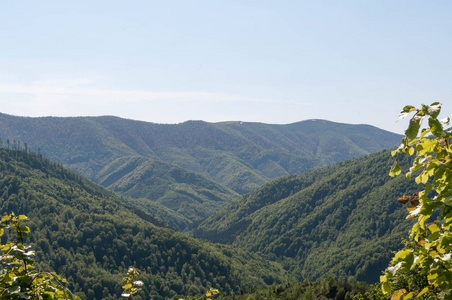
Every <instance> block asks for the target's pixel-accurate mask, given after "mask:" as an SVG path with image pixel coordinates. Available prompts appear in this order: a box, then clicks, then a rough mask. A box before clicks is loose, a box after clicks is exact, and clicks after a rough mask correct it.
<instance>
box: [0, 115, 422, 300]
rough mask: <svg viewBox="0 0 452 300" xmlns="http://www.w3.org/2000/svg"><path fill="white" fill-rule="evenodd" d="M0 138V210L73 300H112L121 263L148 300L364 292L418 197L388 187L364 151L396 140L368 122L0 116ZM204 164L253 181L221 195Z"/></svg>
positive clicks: (384, 171)
mask: <svg viewBox="0 0 452 300" xmlns="http://www.w3.org/2000/svg"><path fill="white" fill-rule="evenodd" d="M185 126H187V127H185ZM149 128H153V130H151V129H149ZM156 128H157V129H156ZM300 128H303V130H301V129H300ZM154 129H155V130H154ZM194 129H197V130H199V131H197V130H195V131H192V130H194ZM305 131H306V132H305ZM212 132H214V133H215V134H213V133H212ZM210 133H212V136H211V135H209V134H210ZM316 134H317V135H318V136H317V137H315V135H316ZM156 136H159V138H156ZM245 136H246V138H245ZM310 136H311V138H309V137H310ZM167 137H168V140H167ZM201 137H203V138H201ZM297 137H298V138H297ZM0 138H1V144H2V147H0V171H1V172H0V193H1V194H0V195H1V196H0V205H1V210H2V211H3V212H4V213H6V212H11V211H14V212H15V213H16V214H26V215H28V216H29V217H30V219H31V221H30V222H31V224H30V225H29V226H30V228H31V230H32V232H33V234H32V235H30V236H31V242H32V243H33V245H34V246H35V247H36V249H37V260H38V261H39V265H40V267H42V268H43V269H51V270H55V271H57V272H58V273H61V274H62V275H63V276H65V277H67V278H68V280H69V282H71V284H72V285H71V289H73V290H74V291H75V292H76V293H78V295H80V296H81V298H82V299H95V298H96V299H101V298H102V299H117V296H116V295H120V283H119V284H118V282H120V280H121V277H122V276H124V274H125V272H126V270H127V268H128V267H129V266H135V267H137V268H138V269H139V270H140V279H142V280H143V281H144V282H145V285H146V288H145V289H144V290H143V291H142V294H141V295H142V297H144V298H149V297H150V298H152V299H163V298H164V297H175V296H177V295H199V294H202V293H203V291H205V290H206V289H208V288H210V287H216V288H220V290H221V291H222V292H223V293H232V292H237V291H238V290H239V289H251V288H253V287H259V286H266V285H271V284H274V283H281V282H284V281H292V280H302V279H309V280H316V279H319V278H323V277H325V276H327V275H331V276H334V277H335V278H337V279H340V280H347V281H355V280H363V281H367V282H369V283H371V282H375V281H376V280H377V278H378V276H379V275H380V273H381V271H382V270H383V269H384V268H385V267H386V266H387V265H388V262H389V259H390V257H391V251H393V250H396V249H398V248H400V247H401V239H402V238H403V237H406V233H407V231H408V228H409V227H410V222H409V221H406V220H404V218H405V215H406V211H405V210H404V208H403V206H401V205H400V204H398V202H397V201H396V199H397V198H398V197H399V196H401V195H403V194H410V193H413V192H414V191H415V190H417V188H416V186H415V185H414V183H413V182H410V181H407V180H406V179H405V178H403V177H397V178H391V177H389V176H388V171H389V169H390V166H391V164H392V163H393V158H392V157H391V156H390V152H389V151H387V150H383V151H379V152H376V153H373V154H369V153H370V152H375V151H377V150H379V149H382V148H385V147H386V146H385V145H389V144H391V145H390V146H387V147H388V148H389V147H392V146H395V145H397V144H398V143H399V142H398V141H399V138H400V137H399V136H397V135H395V134H392V133H388V132H385V131H381V130H379V129H377V128H374V127H371V126H366V125H346V124H337V123H332V122H328V121H322V120H311V121H305V122H300V123H296V124H290V125H268V124H258V123H240V122H227V123H214V124H211V123H205V122H199V121H196V122H186V123H183V124H177V125H162V124H152V123H145V122H137V121H132V120H124V119H119V118H115V117H96V118H89V117H86V118H85V117H84V118H25V117H13V116H8V115H0ZM27 138H29V139H27ZM292 140H293V141H292ZM302 140H304V141H305V144H306V145H305V146H306V147H305V148H303V147H302V145H303V144H304V143H303V141H302ZM372 140H376V142H375V144H372ZM234 141H235V142H234ZM270 141H271V142H270ZM352 141H354V142H352ZM392 141H393V142H392ZM278 143H280V144H281V146H279V145H278ZM314 145H316V146H314ZM241 147H243V148H241ZM291 147H293V148H291ZM296 147H299V148H300V149H295V148H296ZM366 147H367V148H366ZM314 148H315V149H316V150H315V151H314ZM30 149H36V150H37V152H36V153H35V152H31V151H30ZM364 149H367V150H364ZM248 150H249V151H248ZM358 150H359V151H358ZM197 151H199V153H197ZM58 153H61V154H60V155H59V154H58ZM265 153H266V154H265ZM269 153H272V154H271V155H270V154H269ZM267 154H268V155H267ZM350 156H361V157H359V158H352V159H350ZM168 157H172V158H174V159H173V160H171V159H169V158H168ZM256 157H260V158H261V160H259V159H256ZM340 157H342V158H348V160H345V161H341V162H338V163H334V160H335V159H338V160H340ZM225 158H227V159H225ZM298 158H300V159H301V163H300V164H296V163H295V162H296V160H297V159H298ZM303 159H304V160H303ZM287 160H289V161H290V160H293V161H294V166H290V164H289V165H285V166H286V167H283V165H284V164H285V163H287V162H288V161H287ZM206 161H210V162H211V161H218V162H219V163H220V165H221V166H224V168H225V169H224V170H223V168H220V169H222V172H223V173H224V175H225V176H226V177H228V178H231V180H230V181H228V182H233V181H237V182H241V181H243V183H244V184H245V185H246V184H249V183H250V182H252V181H253V180H255V179H256V178H258V177H259V178H260V177H262V178H261V179H262V180H263V181H262V182H263V184H262V185H260V186H258V187H257V188H253V189H252V190H250V191H247V190H238V189H237V188H233V186H232V187H228V186H227V184H225V182H220V181H218V180H216V179H215V176H213V175H212V174H214V173H209V172H207V170H210V169H209V168H208V167H207V166H208V165H209V164H206V163H205V162H206ZM399 162H400V164H401V166H402V167H403V168H407V166H408V164H409V161H408V159H407V158H406V157H405V158H404V157H401V158H400V159H399ZM221 163H223V164H221ZM190 165H192V166H194V167H193V169H190V168H189V166H190ZM237 166H240V167H239V168H237V169H236V168H235V167H237ZM264 166H266V167H264ZM308 166H309V168H308ZM66 167H69V168H70V169H72V170H74V171H76V172H72V171H69V170H68V169H66ZM292 167H293V169H290V168H292ZM298 167H301V168H300V169H297V168H298ZM272 168H273V171H272ZM303 168H306V169H303ZM265 170H266V171H265ZM281 170H285V173H284V172H282V171H281ZM289 170H292V171H293V170H298V172H299V173H300V174H298V175H297V174H296V173H294V174H291V175H290V173H291V172H292V171H289ZM264 171H265V172H264ZM280 171H281V173H284V174H282V176H279V175H277V174H279V173H280ZM228 172H230V173H228ZM294 172H295V171H294ZM286 173H287V174H286ZM89 174H91V175H89ZM215 174H218V173H215ZM263 174H266V175H265V177H264V175H263ZM271 174H273V175H271ZM84 176H86V177H89V178H90V179H91V180H93V181H96V182H97V183H99V184H102V185H103V186H104V187H102V186H100V185H97V184H96V183H94V182H93V181H91V180H89V179H86V178H84ZM236 177H239V179H237V178H236ZM256 184H257V183H256ZM259 184H260V183H259ZM105 187H107V188H108V189H109V190H107V189H106V188H105ZM249 189H251V188H249ZM171 227H172V228H176V229H178V230H179V231H180V230H189V231H191V234H192V235H194V236H195V237H196V238H195V237H191V236H189V235H187V234H185V233H182V232H178V231H176V230H174V229H172V228H171ZM206 240H211V241H212V242H214V243H212V242H208V241H206Z"/></svg>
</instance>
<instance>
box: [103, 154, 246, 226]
mask: <svg viewBox="0 0 452 300" xmlns="http://www.w3.org/2000/svg"><path fill="white" fill-rule="evenodd" d="M98 181H99V183H100V184H101V185H103V186H105V187H107V188H108V189H110V190H112V191H115V192H118V193H120V194H122V195H125V196H129V197H132V198H135V199H139V200H136V201H134V203H133V205H135V206H140V208H141V209H143V210H145V211H147V212H149V213H151V214H152V215H154V216H156V217H157V218H159V219H160V220H162V221H163V222H165V223H166V224H168V225H169V226H172V227H174V228H176V229H179V230H184V229H185V230H186V229H189V228H192V226H193V224H198V223H199V222H201V221H202V220H204V219H206V218H207V217H208V216H210V215H211V214H213V213H214V212H216V211H218V210H219V209H220V208H222V207H224V206H225V205H227V204H229V203H230V202H232V200H234V199H235V198H238V197H239V194H237V193H235V192H233V191H232V190H230V189H228V188H225V187H223V186H221V185H219V184H217V183H215V182H213V181H212V180H209V179H207V178H205V177H204V176H201V175H198V174H196V173H193V172H188V171H187V170H185V169H183V168H180V167H177V166H174V165H169V164H166V163H162V162H159V161H155V160H152V159H149V158H145V157H142V156H133V157H124V158H118V159H116V160H115V161H113V162H112V163H110V164H108V165H107V166H106V167H104V168H103V169H102V170H101V171H100V172H99V174H98ZM162 206H163V207H164V208H162Z"/></svg>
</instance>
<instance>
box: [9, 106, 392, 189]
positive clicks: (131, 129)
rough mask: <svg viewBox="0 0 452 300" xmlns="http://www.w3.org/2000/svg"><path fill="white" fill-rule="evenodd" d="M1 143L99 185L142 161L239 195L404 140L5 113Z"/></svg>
mask: <svg viewBox="0 0 452 300" xmlns="http://www.w3.org/2000/svg"><path fill="white" fill-rule="evenodd" d="M0 138H1V139H2V141H3V143H4V144H5V143H6V142H7V139H9V140H10V142H11V143H12V141H13V140H16V141H22V142H26V143H27V144H28V147H29V148H30V149H34V150H38V149H40V151H41V152H42V153H44V154H46V155H48V156H49V157H50V158H52V159H56V160H57V161H58V162H61V163H63V164H64V165H65V166H67V167H69V168H70V169H71V170H74V171H76V172H77V173H79V174H82V175H84V176H86V177H88V178H90V179H92V180H94V181H96V182H98V183H99V182H100V177H99V176H100V174H99V173H100V172H101V171H102V170H103V169H104V167H105V166H107V165H109V164H111V163H112V162H114V161H115V160H116V159H118V158H124V157H136V156H142V157H147V158H150V159H154V160H158V161H161V162H166V163H168V164H171V165H176V166H179V167H181V168H184V169H186V170H187V171H190V172H195V173H198V174H200V175H202V176H205V177H206V178H208V179H211V180H213V181H215V182H217V183H219V184H222V185H224V186H227V187H229V188H231V189H232V190H234V191H235V192H237V193H239V194H244V193H246V192H249V191H251V190H253V189H255V188H257V187H259V186H261V185H262V184H264V183H266V182H268V181H270V180H272V179H275V178H277V177H280V176H283V175H289V174H301V173H303V172H305V171H307V170H310V169H314V168H319V167H322V166H325V165H327V164H331V163H334V162H337V161H341V160H345V159H349V158H353V157H357V156H362V155H365V154H369V153H373V152H375V151H378V150H382V149H388V148H392V147H395V146H397V145H398V144H399V141H400V136H399V135H396V134H393V133H390V132H387V131H383V130H380V129H378V128H375V127H372V126H369V125H349V124H339V123H333V122H328V121H324V120H309V121H303V122H299V123H294V124H288V125H272V124H262V123H248V122H223V123H207V122H202V121H188V122H185V123H181V124H154V123H147V122H139V121H133V120H127V119H121V118H116V117H77V118H53V117H45V118H25V117H15V116H10V115H5V114H0ZM331 145H334V147H331ZM112 171H114V170H112ZM102 177H105V174H102Z"/></svg>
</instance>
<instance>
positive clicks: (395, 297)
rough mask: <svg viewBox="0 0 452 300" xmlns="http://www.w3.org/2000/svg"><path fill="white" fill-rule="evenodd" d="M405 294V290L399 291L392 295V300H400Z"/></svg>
mask: <svg viewBox="0 0 452 300" xmlns="http://www.w3.org/2000/svg"><path fill="white" fill-rule="evenodd" d="M405 293H406V290H405V289H401V290H397V291H395V292H394V293H393V294H392V296H391V300H400V299H401V298H402V296H403V295H404V294H405Z"/></svg>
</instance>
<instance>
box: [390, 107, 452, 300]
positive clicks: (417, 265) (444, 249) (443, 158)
mask: <svg viewBox="0 0 452 300" xmlns="http://www.w3.org/2000/svg"><path fill="white" fill-rule="evenodd" d="M440 111H441V103H438V102H435V103H432V104H431V105H422V107H421V108H419V109H416V108H415V107H414V106H410V105H408V106H405V107H404V108H403V110H402V112H401V113H400V116H399V119H401V118H404V117H406V116H407V115H409V114H410V113H412V112H414V115H413V116H412V117H411V119H410V123H409V127H408V129H407V130H406V131H405V134H406V138H404V139H403V143H402V145H401V146H400V147H399V148H398V149H397V150H396V151H394V152H393V154H394V155H396V154H401V153H404V154H407V155H409V156H411V155H414V154H415V155H416V158H415V159H414V161H413V164H412V166H411V168H410V169H409V171H408V173H406V177H407V178H408V179H410V178H411V177H415V182H416V183H418V184H425V188H424V189H423V190H421V191H418V192H416V193H414V194H408V195H405V196H403V197H402V198H400V199H399V201H400V202H402V203H405V204H406V205H407V209H408V211H409V215H408V217H407V218H414V219H416V222H415V224H414V225H413V227H412V229H411V231H410V239H409V240H408V241H407V242H406V244H405V247H404V248H403V249H402V250H400V251H399V252H397V253H396V254H395V256H394V257H393V259H392V262H391V266H390V267H389V268H388V269H387V270H386V272H385V274H384V275H383V276H382V277H381V283H382V289H383V291H384V292H385V293H389V292H392V298H393V299H402V298H403V299H410V298H421V297H424V296H429V297H435V298H437V299H438V298H439V299H452V260H451V259H452V233H451V227H452V168H451V167H452V144H451V138H452V130H450V129H446V128H445V127H446V126H447V125H448V124H449V118H445V119H442V120H438V116H439V114H440ZM426 118H428V126H427V127H426V128H423V129H422V130H421V126H422V121H423V120H424V119H426ZM418 135H419V137H418ZM400 173H401V167H400V166H399V163H398V159H397V160H396V162H395V163H394V165H393V167H392V168H391V171H390V175H392V176H395V175H398V174H400ZM413 271H417V272H420V273H421V274H422V275H424V276H425V277H426V279H427V281H426V282H428V284H425V285H424V286H417V287H416V288H413V287H410V286H408V288H402V289H398V290H395V291H394V290H393V287H392V286H391V283H393V282H394V281H396V280H398V279H399V278H400V277H401V276H406V275H407V274H408V275H410V274H411V273H412V272H413Z"/></svg>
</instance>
